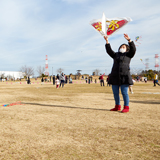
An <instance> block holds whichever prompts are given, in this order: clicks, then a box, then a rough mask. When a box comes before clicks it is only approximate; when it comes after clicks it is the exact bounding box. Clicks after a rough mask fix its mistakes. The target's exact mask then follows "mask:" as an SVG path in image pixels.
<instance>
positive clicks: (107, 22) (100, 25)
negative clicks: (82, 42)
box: [90, 13, 132, 37]
mask: <svg viewBox="0 0 160 160" xmlns="http://www.w3.org/2000/svg"><path fill="white" fill-rule="evenodd" d="M130 21H132V19H131V18H125V17H124V18H111V19H109V18H106V17H105V15H104V13H103V17H102V19H95V20H92V21H91V22H90V24H91V25H92V26H93V27H94V29H95V30H97V31H98V32H99V33H100V34H101V35H102V36H108V37H109V36H111V35H112V34H113V33H115V32H117V31H118V30H119V29H121V28H122V27H124V26H125V25H126V24H128V23H129V22H130Z"/></svg>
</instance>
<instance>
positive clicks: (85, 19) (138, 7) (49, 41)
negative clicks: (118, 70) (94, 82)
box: [0, 0, 160, 74]
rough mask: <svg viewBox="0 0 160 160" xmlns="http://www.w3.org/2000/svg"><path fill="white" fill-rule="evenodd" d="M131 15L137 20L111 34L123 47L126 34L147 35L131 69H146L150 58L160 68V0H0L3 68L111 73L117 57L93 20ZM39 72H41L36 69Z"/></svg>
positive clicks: (114, 46)
mask: <svg viewBox="0 0 160 160" xmlns="http://www.w3.org/2000/svg"><path fill="white" fill-rule="evenodd" d="M103 12H104V13H105V15H106V17H107V18H115V17H130V18H132V20H133V21H132V22H130V23H129V24H127V25H126V26H124V27H123V28H122V29H120V30H119V31H118V32H116V33H115V34H113V35H112V36H111V37H109V42H110V43H111V46H112V49H113V50H114V51H117V50H118V48H119V46H120V45H121V44H122V43H127V41H126V40H125V39H124V37H123V33H128V35H129V36H130V37H131V39H132V40H133V41H134V40H135V37H136V36H142V41H141V44H140V45H139V46H138V47H137V52H136V55H135V57H134V58H133V59H132V61H131V69H136V68H137V69H145V65H144V64H143V63H142V62H141V61H140V59H142V60H143V62H144V63H145V59H147V58H149V68H151V69H154V65H155V59H154V56H155V54H159V56H160V38H159V37H160V31H159V30H160V1H159V0H145V1H144V0H112V1H110V0H99V1H97V0H0V54H1V63H0V70H1V71H19V69H20V68H21V66H23V65H27V66H33V67H34V68H35V70H36V68H37V66H45V56H46V55H48V65H49V72H50V74H52V67H53V74H56V70H57V69H58V68H63V69H64V73H66V74H69V73H73V74H74V73H76V70H79V69H80V70H82V73H89V74H91V73H92V72H93V71H94V70H95V69H99V70H101V73H104V72H106V73H107V74H108V73H109V72H110V71H111V68H112V64H113V60H112V59H111V58H110V57H109V56H108V55H107V53H106V51H105V40H104V39H103V37H102V36H101V35H100V34H99V33H98V32H96V31H95V30H94V29H93V27H92V26H91V25H90V24H89V22H90V21H91V20H93V19H99V18H101V17H102V14H103ZM35 74H36V72H35Z"/></svg>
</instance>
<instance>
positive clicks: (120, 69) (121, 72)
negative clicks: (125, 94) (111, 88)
mask: <svg viewBox="0 0 160 160" xmlns="http://www.w3.org/2000/svg"><path fill="white" fill-rule="evenodd" d="M105 47H106V51H107V53H108V54H109V56H110V57H112V58H113V60H114V64H113V67H112V71H111V74H110V76H109V82H108V83H109V84H112V85H122V84H129V85H133V81H132V77H131V75H130V61H131V58H133V56H134V55H135V52H136V47H135V45H134V42H133V41H132V42H130V43H129V47H130V50H129V52H125V53H121V52H114V51H113V50H112V48H111V46H110V44H106V45H105Z"/></svg>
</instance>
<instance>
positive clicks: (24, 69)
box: [20, 65, 34, 76]
mask: <svg viewBox="0 0 160 160" xmlns="http://www.w3.org/2000/svg"><path fill="white" fill-rule="evenodd" d="M20 71H21V72H24V76H31V75H34V68H33V67H27V66H26V65H24V66H22V67H21V68H20Z"/></svg>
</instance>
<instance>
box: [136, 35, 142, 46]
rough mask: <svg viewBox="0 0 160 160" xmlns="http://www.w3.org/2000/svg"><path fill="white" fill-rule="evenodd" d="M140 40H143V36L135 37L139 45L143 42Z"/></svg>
mask: <svg viewBox="0 0 160 160" xmlns="http://www.w3.org/2000/svg"><path fill="white" fill-rule="evenodd" d="M139 41H142V36H137V37H135V43H136V46H138V44H141V43H140V42H139ZM137 43H138V44H137Z"/></svg>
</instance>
